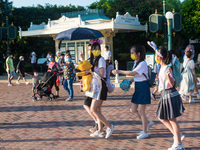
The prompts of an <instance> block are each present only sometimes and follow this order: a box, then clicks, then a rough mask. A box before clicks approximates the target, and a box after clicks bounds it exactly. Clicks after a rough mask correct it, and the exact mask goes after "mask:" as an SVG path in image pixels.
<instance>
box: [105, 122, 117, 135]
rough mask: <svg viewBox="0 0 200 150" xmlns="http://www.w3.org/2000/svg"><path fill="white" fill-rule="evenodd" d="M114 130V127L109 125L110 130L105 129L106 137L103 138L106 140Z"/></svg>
mask: <svg viewBox="0 0 200 150" xmlns="http://www.w3.org/2000/svg"><path fill="white" fill-rule="evenodd" d="M114 129H115V126H114V125H112V124H111V126H110V128H107V129H106V137H105V138H106V139H107V138H109V137H110V136H111V134H112V133H113V131H114Z"/></svg>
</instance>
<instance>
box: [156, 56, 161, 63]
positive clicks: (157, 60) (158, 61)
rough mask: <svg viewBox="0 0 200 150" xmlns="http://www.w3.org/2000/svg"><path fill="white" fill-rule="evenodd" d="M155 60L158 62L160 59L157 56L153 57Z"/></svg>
mask: <svg viewBox="0 0 200 150" xmlns="http://www.w3.org/2000/svg"><path fill="white" fill-rule="evenodd" d="M155 61H156V62H157V63H159V64H160V59H158V57H157V56H156V57H155Z"/></svg>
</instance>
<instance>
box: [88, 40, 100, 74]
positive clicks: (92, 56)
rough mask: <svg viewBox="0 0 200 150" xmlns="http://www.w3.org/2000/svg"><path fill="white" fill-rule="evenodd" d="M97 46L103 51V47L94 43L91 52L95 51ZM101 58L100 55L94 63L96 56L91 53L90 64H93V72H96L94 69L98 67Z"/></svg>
mask: <svg viewBox="0 0 200 150" xmlns="http://www.w3.org/2000/svg"><path fill="white" fill-rule="evenodd" d="M97 46H98V47H99V49H100V50H101V46H100V44H99V43H94V44H92V47H91V50H94V49H95V48H96V47H97ZM100 58H101V55H99V56H98V57H97V58H96V59H95V61H94V62H93V60H94V55H93V53H91V56H90V63H91V64H93V67H92V68H91V69H92V71H94V67H95V66H98V63H99V59H100Z"/></svg>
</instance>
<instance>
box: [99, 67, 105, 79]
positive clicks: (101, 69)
mask: <svg viewBox="0 0 200 150" xmlns="http://www.w3.org/2000/svg"><path fill="white" fill-rule="evenodd" d="M104 72H105V68H103V67H101V68H99V76H100V77H101V78H104Z"/></svg>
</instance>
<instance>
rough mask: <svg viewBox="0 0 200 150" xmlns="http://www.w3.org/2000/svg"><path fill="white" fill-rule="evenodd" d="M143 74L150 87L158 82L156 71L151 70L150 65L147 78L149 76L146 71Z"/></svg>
mask: <svg viewBox="0 0 200 150" xmlns="http://www.w3.org/2000/svg"><path fill="white" fill-rule="evenodd" d="M143 75H144V76H145V78H146V79H147V82H148V84H149V87H153V86H155V85H156V84H154V82H155V79H156V73H155V72H153V71H152V70H151V67H150V66H148V78H147V76H146V75H145V74H144V73H143Z"/></svg>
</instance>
